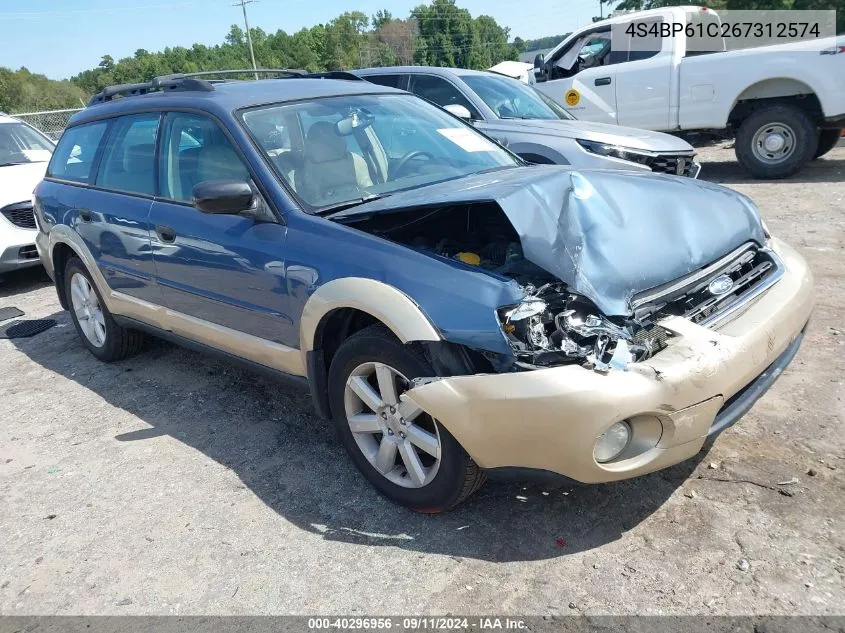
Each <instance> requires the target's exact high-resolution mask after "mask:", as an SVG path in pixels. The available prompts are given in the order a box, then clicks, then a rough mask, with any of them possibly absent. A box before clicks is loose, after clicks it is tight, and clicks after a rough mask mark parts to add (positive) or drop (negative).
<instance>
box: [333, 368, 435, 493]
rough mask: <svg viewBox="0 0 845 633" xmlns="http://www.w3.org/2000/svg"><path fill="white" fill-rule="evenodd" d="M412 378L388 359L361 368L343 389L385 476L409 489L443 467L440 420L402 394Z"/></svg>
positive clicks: (356, 433) (361, 438) (356, 426)
mask: <svg viewBox="0 0 845 633" xmlns="http://www.w3.org/2000/svg"><path fill="white" fill-rule="evenodd" d="M408 384H409V381H408V379H407V378H406V377H405V376H403V375H402V374H401V373H400V372H398V371H397V370H396V369H394V368H392V367H390V366H388V365H385V364H384V363H376V362H368V363H363V364H361V365H359V366H358V367H356V368H355V369H354V370H353V371H352V373H350V375H349V377H348V378H347V380H346V388H345V390H344V394H343V402H344V408H345V412H346V420H347V422H348V424H349V429H350V430H351V431H352V437H353V438H354V439H355V443H356V444H357V445H358V448H359V449H360V450H361V453H363V455H364V457H365V458H366V459H367V461H368V462H369V463H370V464H371V465H372V466H373V468H375V469H376V470H377V471H378V472H379V473H381V475H382V476H383V477H385V478H386V479H388V480H389V481H391V482H392V483H394V484H396V485H399V486H402V487H405V488H422V487H423V486H426V485H428V484H429V483H430V482H431V481H432V479H434V477H435V476H436V475H437V470H438V468H439V467H440V452H441V444H440V432H439V430H438V426H437V422H436V421H435V420H434V419H433V418H432V417H431V416H429V415H428V414H427V413H425V412H424V411H423V410H422V409H420V408H419V407H418V406H416V405H415V404H413V403H412V402H410V401H407V400H405V401H402V400H401V398H400V397H399V396H400V394H401V393H402V392H403V391H405V390H407V388H408Z"/></svg>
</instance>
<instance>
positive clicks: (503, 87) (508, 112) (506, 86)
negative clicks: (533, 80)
mask: <svg viewBox="0 0 845 633" xmlns="http://www.w3.org/2000/svg"><path fill="white" fill-rule="evenodd" d="M461 78H462V79H463V80H464V82H465V83H466V84H467V85H468V86H469V87H470V88H472V90H473V91H474V92H475V94H477V95H478V96H479V97H480V98H481V100H482V101H483V102H484V103H486V104H487V106H488V107H489V108H490V109H491V110H493V112H495V113H496V115H497V116H498V117H499V118H501V119H567V120H569V119H572V118H574V117H573V116H572V115H571V114H569V113H567V112H566V110H564V109H563V108H561V107H560V106H559V105H558V104H556V103H555V102H554V101H552V100H551V99H550V98H549V97H547V96H546V95H544V94H543V93H542V92H539V91H538V90H535V89H534V88H533V87H531V86H527V85H525V84H524V83H522V82H521V81H518V80H516V79H511V78H510V77H497V76H493V75H464V76H463V77H461Z"/></svg>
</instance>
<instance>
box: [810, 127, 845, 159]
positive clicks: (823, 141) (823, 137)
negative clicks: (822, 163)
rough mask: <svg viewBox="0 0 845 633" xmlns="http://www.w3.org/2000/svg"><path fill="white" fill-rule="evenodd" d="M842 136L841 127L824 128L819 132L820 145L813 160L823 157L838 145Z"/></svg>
mask: <svg viewBox="0 0 845 633" xmlns="http://www.w3.org/2000/svg"><path fill="white" fill-rule="evenodd" d="M840 138H842V130H840V129H836V130H822V131H821V132H819V146H818V148H816V155H815V156H813V160H816V159H817V158H821V157H822V156H824V155H825V154H827V153H828V152H829V151H830V150H832V149H833V148H834V147H836V144H837V143H838V142H839V139H840Z"/></svg>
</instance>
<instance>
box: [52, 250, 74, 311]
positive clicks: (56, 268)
mask: <svg viewBox="0 0 845 633" xmlns="http://www.w3.org/2000/svg"><path fill="white" fill-rule="evenodd" d="M76 256H77V254H76V251H74V250H73V248H71V247H70V246H68V244H67V243H66V242H56V243H55V244H54V245H53V247H52V249H51V251H50V262H51V264H52V267H53V276H54V279H53V282H54V284H55V286H56V294H57V295H59V303H60V304H61V306H62V308H64V309H65V310H70V305H69V304H68V302H67V293H66V292H65V266H67V263H68V260H69V259H70V258H71V257H76Z"/></svg>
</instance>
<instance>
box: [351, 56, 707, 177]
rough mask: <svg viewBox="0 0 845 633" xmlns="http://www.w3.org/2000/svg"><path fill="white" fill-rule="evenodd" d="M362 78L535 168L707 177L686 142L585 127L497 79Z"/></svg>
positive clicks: (418, 73) (387, 74) (431, 74)
mask: <svg viewBox="0 0 845 633" xmlns="http://www.w3.org/2000/svg"><path fill="white" fill-rule="evenodd" d="M354 73H355V74H356V75H358V76H359V77H363V78H364V79H366V80H367V81H371V82H373V83H377V84H379V85H382V86H390V87H391V88H399V89H401V90H408V91H409V92H413V93H415V94H417V95H419V96H421V97H423V98H425V99H428V100H429V101H431V102H433V103H436V104H437V105H439V106H440V107H442V108H445V109H446V110H448V111H449V112H451V113H452V114H455V115H457V116H459V117H461V118H463V119H466V120H467V121H469V122H471V123H472V124H473V125H474V126H475V127H476V128H478V129H479V130H480V131H482V132H484V133H485V134H487V135H488V136H491V137H493V138H494V139H496V140H497V141H499V142H500V143H502V144H503V145H505V146H506V147H507V148H508V149H509V150H511V151H512V152H514V153H516V154H519V155H520V156H521V157H522V158H524V159H525V160H527V161H529V162H532V163H546V164H554V165H574V166H576V167H601V168H606V169H638V170H651V171H655V172H659V173H665V174H675V175H678V176H690V177H692V178H695V177H697V176H698V172H699V171H700V166H699V164H698V163H697V162H696V161H695V150H694V149H693V148H692V146H691V145H690V144H689V143H687V142H686V141H684V140H683V139H680V138H677V137H675V136H672V135H671V134H664V133H662V132H650V131H647V130H638V129H636V128H629V127H622V126H618V125H608V124H605V123H587V122H584V121H578V120H577V119H575V118H574V117H573V116H572V115H571V114H569V113H568V112H567V111H566V110H564V109H563V108H562V107H560V106H559V105H558V104H556V103H555V102H554V101H552V99H550V98H549V97H547V96H546V95H544V94H543V93H541V92H539V91H538V90H535V89H534V88H533V87H532V86H527V85H525V84H524V83H522V82H520V81H517V80H516V79H512V78H510V77H505V76H503V75H499V74H497V73H491V72H482V71H477V70H464V69H460V68H436V67H433V66H394V67H390V68H365V69H362V70H356V71H354Z"/></svg>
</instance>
